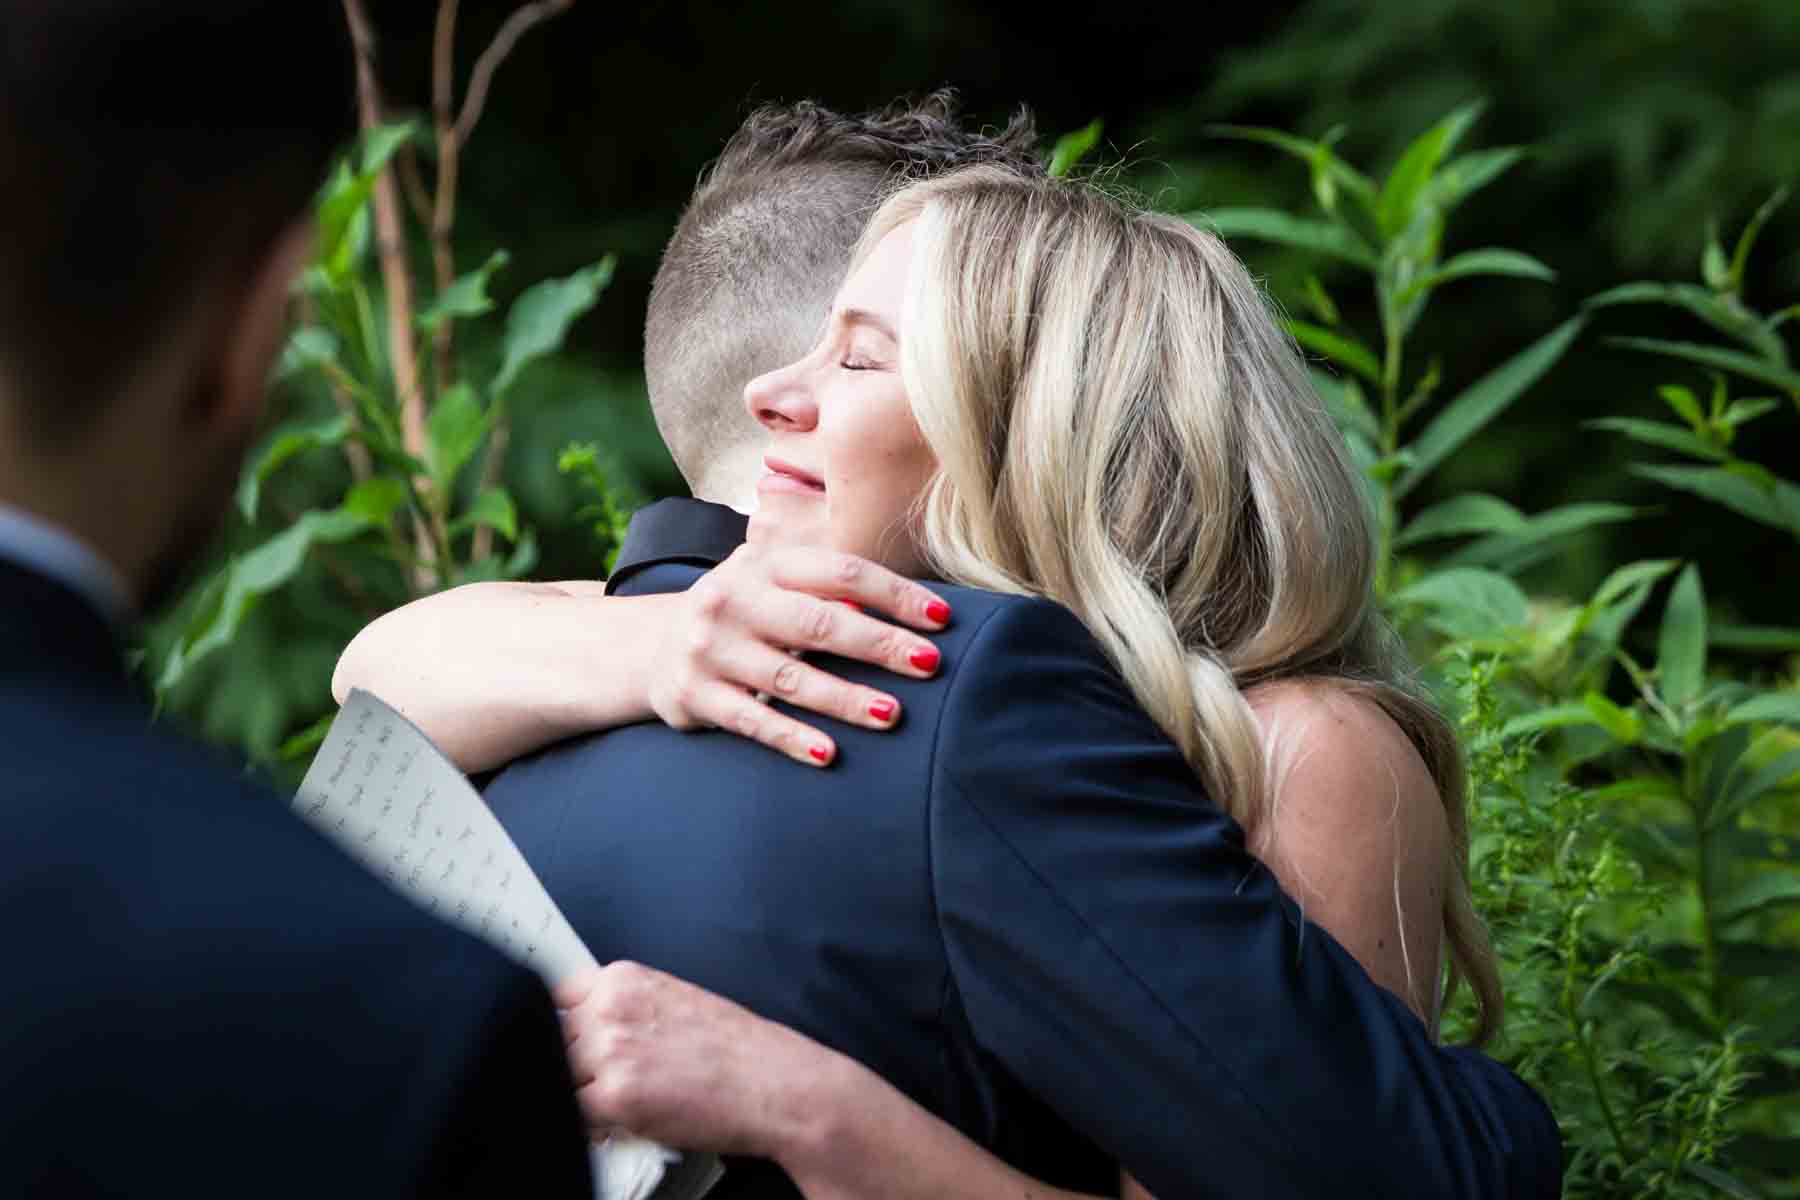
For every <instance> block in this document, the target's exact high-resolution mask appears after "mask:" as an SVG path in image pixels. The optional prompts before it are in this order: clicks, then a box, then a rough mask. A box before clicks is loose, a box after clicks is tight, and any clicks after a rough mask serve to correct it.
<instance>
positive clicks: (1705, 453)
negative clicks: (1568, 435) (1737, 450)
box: [1582, 417, 1731, 462]
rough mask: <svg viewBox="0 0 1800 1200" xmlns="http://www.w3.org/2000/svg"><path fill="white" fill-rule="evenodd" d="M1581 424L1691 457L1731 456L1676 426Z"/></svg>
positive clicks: (1615, 421) (1632, 421)
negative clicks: (1620, 434)
mask: <svg viewBox="0 0 1800 1200" xmlns="http://www.w3.org/2000/svg"><path fill="white" fill-rule="evenodd" d="M1582 424H1583V425H1585V426H1586V427H1587V428H1589V429H1604V430H1606V431H1608V432H1609V433H1622V434H1624V435H1625V436H1626V437H1628V438H1630V439H1631V440H1632V441H1634V442H1643V443H1644V444H1645V445H1649V446H1661V447H1662V448H1663V449H1665V450H1675V451H1679V452H1680V453H1682V454H1691V455H1693V456H1694V457H1695V458H1708V459H1711V460H1712V461H1714V462H1725V461H1726V460H1727V459H1729V458H1730V457H1731V456H1730V455H1729V454H1727V453H1726V452H1725V451H1723V450H1721V449H1719V448H1718V447H1717V446H1715V445H1713V444H1712V443H1711V442H1708V441H1705V440H1703V439H1701V438H1700V437H1698V436H1697V435H1695V434H1694V433H1693V432H1692V431H1691V430H1688V429H1684V428H1682V427H1681V426H1679V425H1671V424H1668V423H1667V422H1665V421H1640V420H1638V419H1636V418H1635V417H1600V418H1598V419H1596V420H1593V421H1583V422H1582Z"/></svg>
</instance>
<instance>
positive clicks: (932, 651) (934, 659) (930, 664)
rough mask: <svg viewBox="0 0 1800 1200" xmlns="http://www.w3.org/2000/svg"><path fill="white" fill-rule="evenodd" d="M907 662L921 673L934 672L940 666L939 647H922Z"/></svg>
mask: <svg viewBox="0 0 1800 1200" xmlns="http://www.w3.org/2000/svg"><path fill="white" fill-rule="evenodd" d="M906 661H907V662H909V663H911V664H912V665H913V666H915V667H917V668H919V670H921V671H930V670H934V669H936V667H937V665H938V652H937V647H936V646H920V647H919V648H918V649H917V650H914V651H913V652H912V656H911V657H910V658H908V659H907V660H906Z"/></svg>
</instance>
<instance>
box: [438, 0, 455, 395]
mask: <svg viewBox="0 0 1800 1200" xmlns="http://www.w3.org/2000/svg"><path fill="white" fill-rule="evenodd" d="M457 3H458V0H438V11H437V30H436V33H435V35H434V37H433V39H432V55H431V114H432V124H433V125H434V126H435V128H436V132H437V147H438V162H437V187H436V188H435V189H434V193H433V194H434V198H435V201H436V203H435V204H434V206H433V212H432V215H431V224H430V228H431V261H432V266H433V268H434V270H435V271H436V274H437V290H438V295H440V296H441V295H443V294H444V293H445V292H447V291H449V290H450V285H451V284H452V283H454V282H455V281H456V251H455V249H454V247H453V246H452V245H451V242H450V235H451V234H452V233H453V232H454V231H455V228H456V184H457V172H458V170H459V169H460V167H461V161H460V159H461V156H460V151H461V149H462V147H461V145H460V143H458V141H457V138H456V94H455V82H456V81H455V71H456V13H457ZM455 336H456V335H455V332H454V323H453V322H452V321H451V320H450V319H449V318H448V317H446V318H445V319H444V320H443V321H441V322H440V323H439V324H438V327H437V333H436V334H435V335H434V336H433V339H432V348H433V350H434V351H435V354H436V363H437V386H438V391H439V393H440V394H441V393H442V391H443V389H445V388H447V387H449V386H450V385H451V384H452V383H454V382H455V375H456V360H455V358H454V355H455V346H456V343H455Z"/></svg>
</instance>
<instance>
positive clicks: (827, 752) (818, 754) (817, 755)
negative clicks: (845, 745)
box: [806, 746, 831, 762]
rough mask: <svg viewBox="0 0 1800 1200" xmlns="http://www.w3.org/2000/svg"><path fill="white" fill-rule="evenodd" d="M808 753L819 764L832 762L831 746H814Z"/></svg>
mask: <svg viewBox="0 0 1800 1200" xmlns="http://www.w3.org/2000/svg"><path fill="white" fill-rule="evenodd" d="M806 752H807V753H808V754H810V755H812V756H813V758H814V759H815V760H816V761H818V762H830V761H831V748H830V747H829V746H812V747H809V748H808V749H807V751H806Z"/></svg>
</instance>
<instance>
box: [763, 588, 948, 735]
mask: <svg viewBox="0 0 1800 1200" xmlns="http://www.w3.org/2000/svg"><path fill="white" fill-rule="evenodd" d="M756 632H757V633H759V634H760V635H761V636H763V637H764V638H766V639H768V640H769V641H770V642H773V643H774V644H776V645H778V646H785V647H789V648H791V649H794V650H817V651H821V652H823V653H825V654H835V655H838V656H839V657H840V658H853V659H855V660H856V661H858V662H866V663H869V664H871V665H873V666H877V667H883V668H885V669H887V670H889V671H892V672H894V673H895V674H896V675H906V676H909V677H910V678H913V679H926V678H929V677H930V676H931V675H933V674H935V673H936V671H937V668H938V660H939V655H938V649H937V647H936V646H934V645H932V644H931V642H930V641H929V640H928V639H926V638H922V637H920V636H919V635H918V634H916V633H914V632H912V631H911V630H909V629H903V628H901V627H900V626H898V625H890V624H888V623H887V622H886V621H879V620H877V619H875V618H874V617H871V616H869V615H867V614H866V613H863V612H860V611H858V610H857V609H856V608H854V607H852V606H851V605H849V604H845V603H842V602H841V601H836V600H821V599H820V598H818V597H817V596H809V595H805V594H803V593H801V592H795V591H789V592H783V593H780V594H779V595H778V596H777V597H776V599H775V602H773V603H771V604H770V605H769V606H768V608H766V609H763V610H761V611H760V612H759V613H758V615H757V630H756ZM749 682H754V681H749ZM764 690H771V689H764ZM805 707H808V708H810V707H812V706H811V705H806V706H805ZM832 715H833V716H837V715H838V714H837V713H835V712H834V713H832ZM862 723H864V724H866V722H862Z"/></svg>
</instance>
